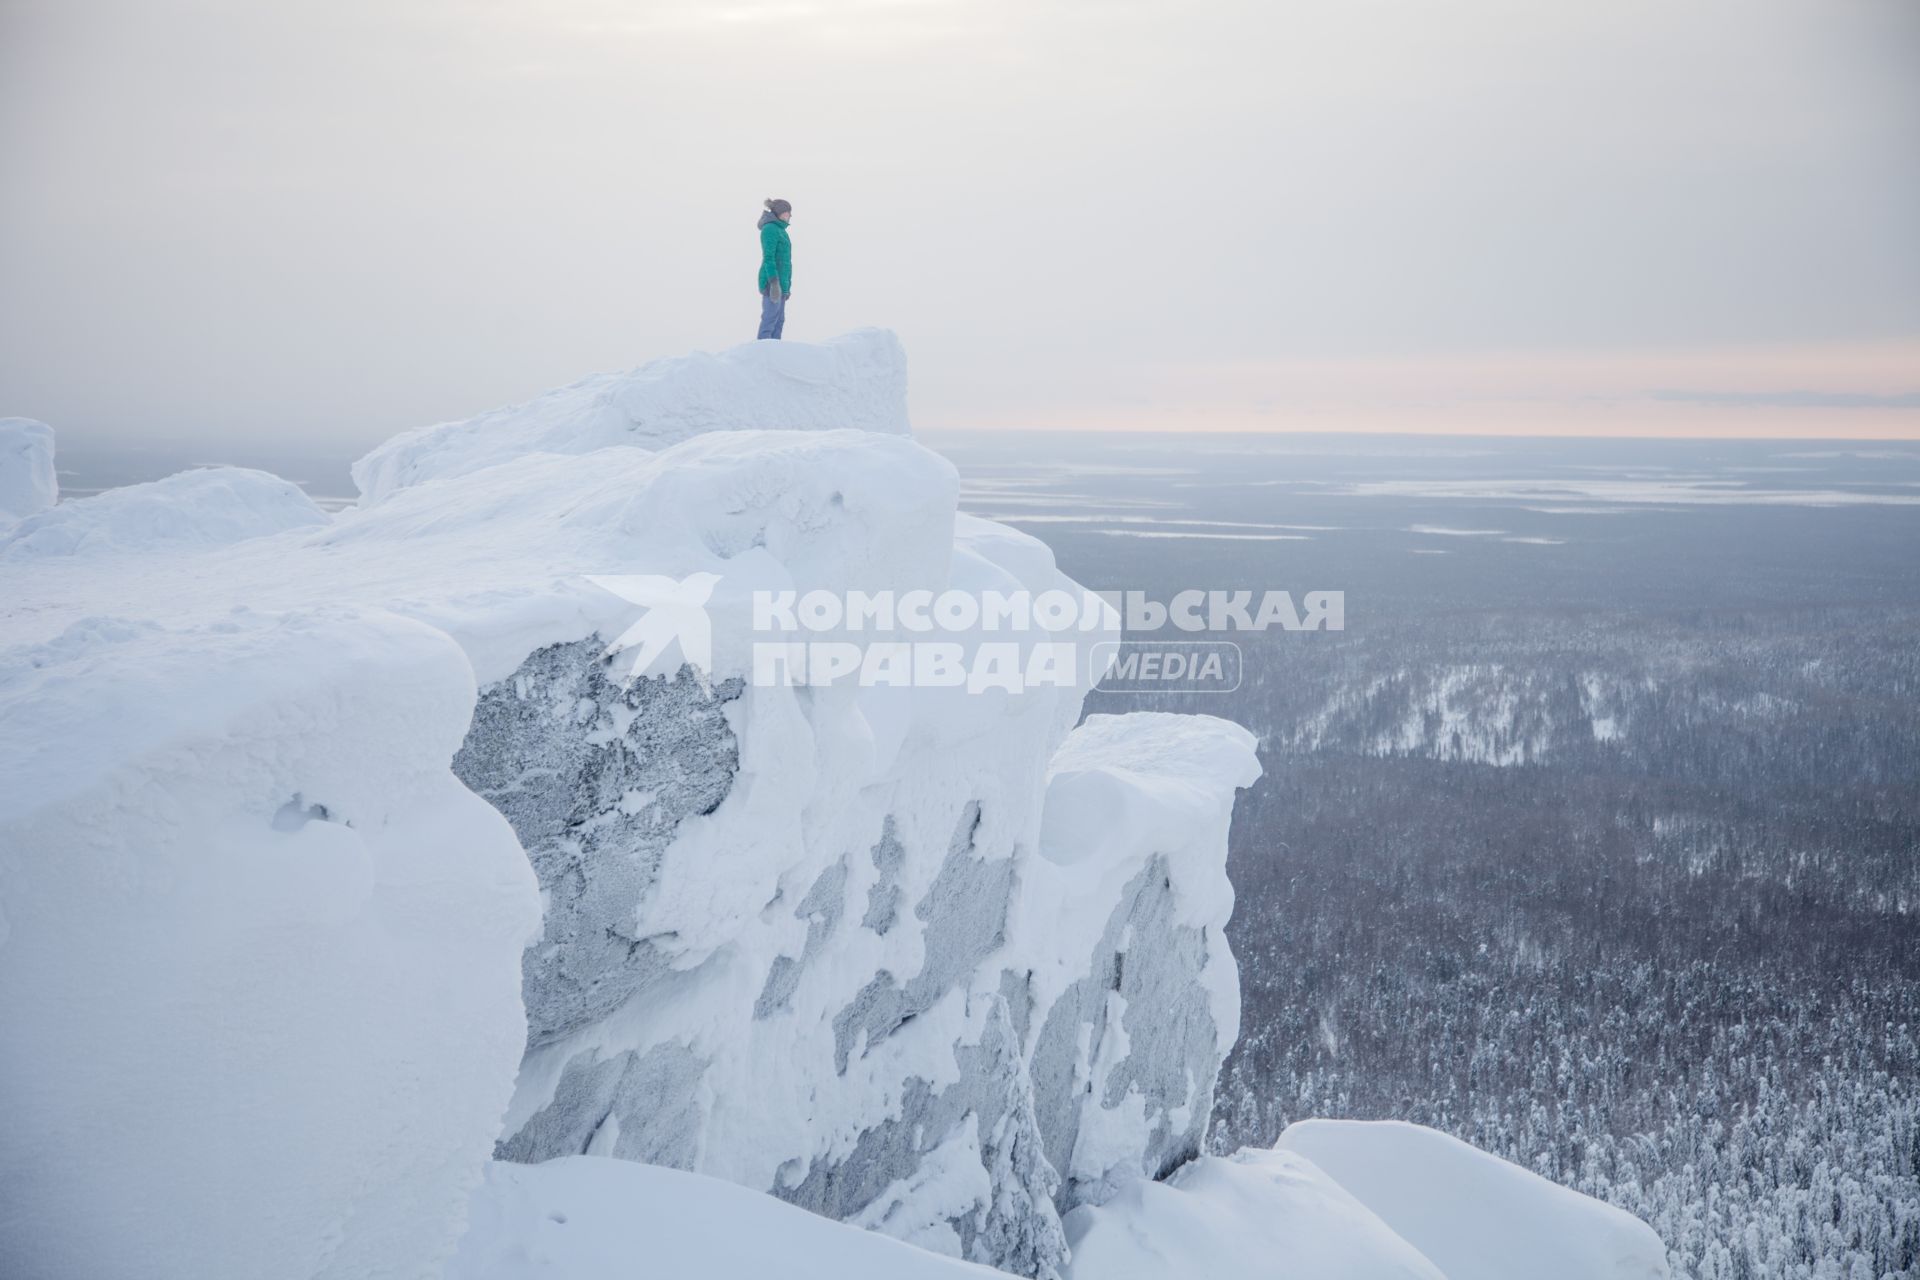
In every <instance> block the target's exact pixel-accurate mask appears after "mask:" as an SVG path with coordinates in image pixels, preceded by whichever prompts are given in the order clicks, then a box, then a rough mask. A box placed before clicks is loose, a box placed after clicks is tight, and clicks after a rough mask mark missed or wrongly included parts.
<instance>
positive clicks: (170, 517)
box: [0, 451, 327, 560]
mask: <svg viewBox="0 0 1920 1280" xmlns="http://www.w3.org/2000/svg"><path fill="white" fill-rule="evenodd" d="M49 452H51V451H49ZM326 522H327V515H326V512H324V511H322V510H320V508H319V507H317V506H315V505H314V503H313V499H311V498H309V497H307V495H306V494H305V493H303V492H301V490H300V486H299V485H297V484H294V483H293V482H292V481H291V480H282V479H281V478H280V477H279V476H276V475H269V474H268V473H267V472H265V471H252V470H249V469H247V468H245V467H203V468H201V469H199V470H197V471H182V472H180V473H179V474H178V475H171V476H168V477H167V478H166V479H164V480H155V481H153V482H151V483H149V484H135V485H128V486H127V487H126V488H124V489H108V490H107V491H106V492H105V493H100V494H95V495H94V496H93V497H90V498H79V499H76V500H73V501H70V502H63V503H61V504H59V505H58V506H49V507H48V508H47V509H46V510H44V511H41V512H39V513H38V514H37V515H32V516H29V517H27V518H26V519H25V520H22V521H21V522H20V523H19V524H17V525H14V526H13V527H12V528H10V529H0V559H7V560H25V559H31V558H34V557H40V556H72V555H79V554H83V553H84V554H94V553H117V554H133V555H142V556H149V555H160V554H166V553H168V552H177V551H197V550H205V549H207V548H210V547H221V546H227V545H229V544H232V543H235V542H243V541H245V540H247V539H249V538H258V537H263V536H265V535H267V534H270V533H281V532H283V531H285V530H288V529H306V528H312V527H314V526H316V525H323V524H325V523H326Z"/></svg>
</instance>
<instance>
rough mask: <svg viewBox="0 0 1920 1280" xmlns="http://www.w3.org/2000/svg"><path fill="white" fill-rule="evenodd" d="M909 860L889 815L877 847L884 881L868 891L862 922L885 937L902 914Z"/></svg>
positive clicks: (876, 856) (875, 861)
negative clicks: (902, 879)
mask: <svg viewBox="0 0 1920 1280" xmlns="http://www.w3.org/2000/svg"><path fill="white" fill-rule="evenodd" d="M906 860H907V847H906V846H905V845H903V844H901V843H900V836H899V833H898V832H897V831H895V830H894V826H893V815H892V814H888V815H887V820H886V823H885V825H884V826H882V827H881V828H880V839H879V840H878V841H877V842H875V844H874V846H873V865H874V869H875V870H877V871H878V872H879V873H880V878H879V879H877V880H875V881H874V882H873V887H872V888H871V889H868V890H867V914H866V915H864V916H862V917H861V919H860V923H861V924H862V925H865V926H866V927H867V928H869V929H871V930H873V931H874V932H875V933H877V934H879V935H880V936H881V937H883V938H884V937H886V936H887V930H889V929H891V928H893V922H894V920H895V919H896V918H897V917H898V916H899V914H900V868H901V867H902V866H903V865H904V864H905V862H906Z"/></svg>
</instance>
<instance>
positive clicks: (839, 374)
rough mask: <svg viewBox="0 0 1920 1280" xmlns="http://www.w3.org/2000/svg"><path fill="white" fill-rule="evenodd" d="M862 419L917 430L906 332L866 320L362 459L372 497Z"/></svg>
mask: <svg viewBox="0 0 1920 1280" xmlns="http://www.w3.org/2000/svg"><path fill="white" fill-rule="evenodd" d="M828 428H852V429H856V430H861V431H875V432H886V433H890V434H895V435H905V434H906V433H907V362H906V353H905V352H904V351H903V350H902V349H901V347H900V340H899V339H898V338H896V337H894V336H893V334H892V333H890V332H888V331H887V330H884V329H861V330H858V331H856V332H853V333H849V334H845V335H843V336H841V337H838V338H835V339H833V340H832V341H829V342H824V343H818V344H810V343H802V342H751V343H747V344H745V345H744V346H738V347H733V348H731V349H730V350H727V351H723V352H721V353H719V354H718V355H711V354H708V353H707V352H704V351H701V352H695V353H693V354H692V355H685V356H674V357H672V358H670V359H665V360H655V361H653V362H652V363H650V364H644V365H641V366H640V367H639V368H637V369H633V370H630V371H628V372H626V373H603V374H596V375H595V376H593V377H591V378H585V379H583V380H581V381H579V382H576V383H574V384H573V385H571V386H567V387H560V388H558V389H556V390H553V391H549V392H547V393H546V394H545V395H543V396H540V397H539V398H537V399H534V400H529V401H527V402H526V403H524V404H516V405H510V406H508V407H506V408H503V409H494V410H492V411H490V412H488V413H483V414H480V415H479V416H478V417H474V418H468V419H466V420H465V421H462V422H446V423H441V424H440V425H438V426H433V427H423V428H421V429H419V430H417V431H409V432H407V433H405V434H404V435H398V436H395V437H394V438H393V439H392V440H389V441H387V443H385V444H383V445H381V446H380V447H379V448H377V449H375V450H374V451H373V452H371V453H369V454H368V455H367V456H366V457H364V458H362V459H361V460H360V461H359V462H358V463H357V464H355V466H354V468H353V479H354V483H356V484H358V485H359V486H360V492H361V495H362V497H363V499H364V500H365V501H367V502H378V501H380V500H381V499H383V498H385V497H386V496H388V495H389V494H391V493H392V492H394V491H395V490H396V489H402V488H405V487H406V486H408V485H414V484H419V483H421V482H422V481H425V480H431V479H434V478H436V477H441V476H455V475H464V474H466V473H467V472H470V471H476V470H479V469H480V468H482V467H488V466H492V465H493V464H495V463H497V462H504V461H507V460H509V459H512V458H517V457H521V456H523V455H525V454H529V453H590V452H592V451H593V450H595V449H602V448H606V447H607V446H610V445H635V446H639V447H641V448H646V449H659V448H664V447H665V446H667V445H671V444H678V443H680V442H681V441H682V440H687V439H690V438H692V437H693V436H696V435H701V434H704V433H706V432H710V431H742V430H750V429H755V430H758V429H773V430H783V431H819V430H825V429H828Z"/></svg>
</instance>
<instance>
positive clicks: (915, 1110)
mask: <svg viewBox="0 0 1920 1280" xmlns="http://www.w3.org/2000/svg"><path fill="white" fill-rule="evenodd" d="M983 998H985V999H988V1000H991V1001H992V1002H993V1003H992V1008H991V1010H990V1011H989V1013H988V1017H987V1022H986V1028H985V1030H984V1032H983V1033H982V1035H981V1038H980V1043H979V1044H977V1045H960V1046H957V1047H956V1049H955V1050H954V1060H955V1062H956V1063H957V1064H958V1066H959V1069H960V1078H959V1080H958V1081H956V1082H954V1083H953V1084H950V1085H948V1086H947V1087H945V1088H943V1089H941V1090H939V1091H938V1092H935V1091H934V1089H933V1088H932V1087H931V1086H930V1085H929V1084H928V1083H927V1082H926V1081H925V1080H922V1079H920V1078H918V1077H915V1078H913V1079H910V1080H908V1081H907V1083H906V1089H905V1093H904V1095H903V1098H902V1103H901V1118H900V1119H898V1120H887V1121H883V1122H882V1123H880V1124H878V1125H875V1126H874V1127H873V1128H871V1129H869V1130H867V1131H866V1132H865V1133H863V1134H862V1135H861V1136H860V1141H859V1143H858V1144H857V1145H856V1146H855V1147H854V1149H853V1151H852V1152H851V1153H850V1154H849V1155H848V1156H847V1157H846V1158H845V1159H844V1160H839V1161H834V1162H832V1163H826V1162H819V1161H816V1162H815V1163H814V1165H813V1166H812V1167H811V1168H810V1169H809V1170H808V1171H807V1175H806V1177H805V1178H804V1179H803V1180H801V1182H800V1183H799V1185H798V1186H795V1187H792V1188H791V1189H780V1188H776V1194H778V1195H780V1196H781V1197H782V1198H783V1199H786V1200H789V1201H791V1202H792V1203H794V1204H797V1205H801V1206H803V1207H804V1208H808V1209H812V1210H813V1211H814V1212H816V1213H822V1214H825V1215H826V1216H828V1217H831V1218H843V1219H844V1218H849V1217H853V1216H854V1215H856V1214H859V1213H860V1212H861V1211H862V1210H866V1209H868V1208H869V1207H870V1206H873V1205H874V1204H875V1202H876V1201H877V1200H879V1199H880V1197H882V1196H884V1195H885V1194H886V1193H887V1191H888V1189H889V1188H890V1187H892V1186H893V1185H894V1184H895V1183H897V1182H900V1181H902V1180H904V1179H910V1178H911V1177H912V1176H913V1175H914V1174H915V1173H916V1172H917V1171H918V1170H919V1169H920V1167H921V1165H922V1162H923V1161H924V1160H925V1159H926V1157H927V1155H928V1154H929V1153H930V1152H932V1151H933V1149H934V1148H935V1147H937V1146H939V1145H940V1143H941V1142H942V1141H943V1140H944V1139H945V1138H946V1136H947V1135H948V1134H950V1133H952V1132H953V1131H954V1129H955V1128H956V1127H957V1126H958V1125H960V1124H961V1123H962V1122H963V1121H965V1120H966V1119H967V1117H968V1116H969V1115H971V1116H972V1117H974V1119H975V1121H976V1123H977V1125H978V1129H979V1134H980V1159H981V1163H982V1164H983V1165H984V1166H985V1167H986V1170H987V1174H988V1177H989V1179H990V1180H991V1182H992V1185H993V1194H992V1196H991V1197H990V1199H989V1200H988V1201H987V1202H985V1203H982V1204H979V1205H976V1206H974V1207H973V1208H971V1209H969V1210H968V1211H966V1212H964V1213H962V1214H960V1215H959V1216H958V1217H955V1218H952V1219H950V1220H949V1223H948V1225H950V1226H951V1227H952V1228H953V1229H954V1231H955V1233H956V1234H958V1236H959V1237H960V1243H961V1248H962V1250H963V1251H964V1252H965V1254H966V1256H967V1257H968V1258H970V1259H972V1260H973V1261H976V1262H982V1263H985V1264H987V1265H989V1266H994V1267H999V1268H1000V1269H1002V1270H1005V1271H1012V1272H1015V1273H1017V1274H1019V1275H1024V1276H1033V1277H1036V1278H1037V1280H1050V1278H1051V1277H1054V1276H1057V1274H1058V1272H1059V1268H1060V1267H1062V1266H1063V1265H1065V1262H1066V1256H1067V1244H1066V1236H1065V1233H1064V1232H1063V1231H1062V1229H1061V1226H1060V1217H1059V1215H1058V1213H1057V1212H1055V1210H1054V1206H1053V1203H1052V1198H1053V1195H1054V1191H1055V1188H1056V1186H1057V1185H1058V1182H1059V1175H1058V1174H1056V1173H1055V1172H1054V1170H1053V1166H1052V1165H1050V1164H1049V1163H1048V1162H1047V1159H1046V1156H1045V1154H1044V1153H1043V1151H1042V1145H1041V1141H1040V1132H1039V1129H1038V1128H1037V1127H1036V1125H1035V1121H1034V1114H1033V1101H1032V1093H1031V1089H1030V1087H1029V1084H1028V1080H1027V1075H1026V1070H1025V1067H1024V1065H1023V1064H1022V1062H1021V1059H1020V1046H1019V1041H1018V1039H1017V1038H1016V1036H1015V1035H1014V1030H1013V1024H1012V1022H1011V1021H1010V1019H1009V1018H1008V1016H1007V1006H1006V1001H1005V1000H1003V999H1001V998H1000V997H999V996H998V995H992V996H986V997H983Z"/></svg>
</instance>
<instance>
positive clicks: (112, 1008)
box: [0, 612, 538, 1280]
mask: <svg viewBox="0 0 1920 1280" xmlns="http://www.w3.org/2000/svg"><path fill="white" fill-rule="evenodd" d="M472 704H473V686H472V678H471V675H470V674H469V671H468V668H467V664H466V660H465V659H464V658H463V657H462V655H461V654H460V651H459V650H458V649H457V648H456V647H455V646H454V645H453V644H452V642H451V641H450V640H448V639H447V637H446V636H444V635H443V634H440V633H439V632H436V631H433V630H431V629H430V628H427V627H424V626H421V625H420V624H418V623H414V622H408V621H404V620H402V619H399V618H395V617H392V616H390V615H381V614H358V615H353V614H344V613H326V614H317V613H312V612H307V613H299V614H283V615H267V614H259V613H251V612H239V613H234V614H230V615H229V616H227V617H225V618H223V619H221V620H219V621H218V622H213V623H206V624H191V625H184V626H179V627H169V626H163V625H160V624H159V623H156V622H153V621H122V620H114V619H104V618H94V619H90V620H83V621H80V622H78V623H75V624H74V625H72V626H71V627H69V628H67V629H66V630H65V631H64V632H62V633H61V634H59V635H57V636H55V637H54V638H53V639H51V640H49V641H46V642H44V643H30V644H27V645H24V646H19V647H14V648H11V649H9V650H7V651H5V652H4V653H0V723H4V724H5V725H6V726H7V732H6V734H5V735H4V737H0V778H4V779H5V780H6V781H5V784H4V786H0V1024H4V1025H5V1027H6V1034H5V1035H4V1036H0V1079H4V1080H5V1081H6V1086H5V1088H4V1089H3V1090H0V1131H4V1133H5V1137H4V1139H0V1272H3V1273H5V1274H7V1275H18V1276H47V1277H68V1276H71V1277H89V1276H117V1275H128V1276H131V1275H155V1276H159V1275H183V1276H184V1275H194V1276H208V1277H236V1278H238V1277H248V1276H267V1275H274V1276H295V1277H321V1276H325V1277H339V1278H340V1280H357V1278H359V1277H368V1276H415V1275H420V1274H424V1273H426V1272H428V1271H430V1270H431V1269H432V1268H434V1267H435V1266H436V1265H437V1264H438V1261H439V1260H440V1259H443V1258H444V1257H446V1256H447V1255H448V1254H449V1253H450V1252H451V1251H452V1249H453V1247H454V1244H455V1242H456V1241H457V1239H458V1237H459V1234H460V1231H461V1226H462V1221H463V1216H464V1211H465V1201H466V1198H467V1196H468V1193H469V1192H470V1190H471V1189H472V1188H473V1187H474V1185H475V1184H476V1182H477V1180H478V1176H479V1170H480V1163H481V1161H482V1160H483V1159H484V1157H485V1156H486V1154H487V1151H488V1147H489V1145H490V1135H491V1133H492V1131H493V1128H494V1126H495V1125H496V1124H497V1122H498V1117H499V1115H500V1113H501V1110H502V1109H503V1108H504V1107H505V1105H506V1103H507V1100H508V1096H509V1093H510V1091H511V1089H512V1084H513V1077H514V1071H515V1068H516V1066H517V1064H518V1059H519V1055H520V1052H521V1047H522V1042H523V1030H522V1029H523V1026H524V1023H523V1020H522V1015H521V1010H520V1001H519V956H520V953H521V949H522V948H523V947H524V945H525V944H526V942H527V941H528V939H529V938H530V937H531V936H532V935H533V933H534V931H535V930H536V929H537V927H538V903H537V899H536V896H535V889H534V883H533V877H532V875H531V874H530V872H529V871H528V868H527V865H526V862H525V859H524V857H523V856H522V855H521V853H520V850H519V848H518V845H517V844H516V842H515V840H514V838H513V834H512V832H511V830H510V829H509V828H508V826H507V824H506V822H505V821H504V820H502V819H501V818H500V816H499V815H498V814H497V813H495V812H494V811H493V810H492V809H490V808H489V807H488V806H487V805H486V804H485V803H483V802H482V801H480V800H479V799H478V798H477V797H475V796H474V795H473V794H472V793H471V792H469V791H467V790H466V789H465V788H464V787H462V786H461V785H460V784H459V783H458V782H457V781H456V780H455V779H454V778H453V776H452V774H451V773H450V772H449V771H448V768H447V761H448V759H449V758H450V757H451V755H452V752H453V750H454V748H455V747H456V746H457V744H458V742H459V740H460V736H461V734H462V733H463V732H464V730H465V727H466V724H467V720H468V716H469V713H470V709H471V707H472Z"/></svg>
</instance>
